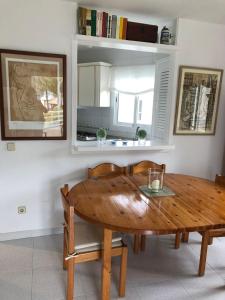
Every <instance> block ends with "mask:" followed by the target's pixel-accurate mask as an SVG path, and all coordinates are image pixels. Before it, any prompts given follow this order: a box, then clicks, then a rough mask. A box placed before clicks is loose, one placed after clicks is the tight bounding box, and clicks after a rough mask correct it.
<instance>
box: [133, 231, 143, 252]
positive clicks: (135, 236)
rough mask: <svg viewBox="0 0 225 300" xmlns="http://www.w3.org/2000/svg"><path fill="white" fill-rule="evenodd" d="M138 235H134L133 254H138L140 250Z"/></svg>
mask: <svg viewBox="0 0 225 300" xmlns="http://www.w3.org/2000/svg"><path fill="white" fill-rule="evenodd" d="M140 238H141V236H140V234H135V235H134V253H135V254H138V253H139V250H140Z"/></svg>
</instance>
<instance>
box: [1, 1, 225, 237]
mask: <svg viewBox="0 0 225 300" xmlns="http://www.w3.org/2000/svg"><path fill="white" fill-rule="evenodd" d="M74 17H75V8H74V5H73V3H71V2H70V1H60V0H38V1H37V0H20V1H19V3H18V0H1V2H0V48H8V49H17V50H31V51H42V52H52V53H63V54H67V55H68V84H67V85H68V128H69V136H70V133H71V125H70V124H71V118H70V115H71V89H72V83H71V53H72V50H71V48H72V40H71V39H72V34H73V32H74V22H75V21H74ZM224 30H225V26H220V25H211V24H207V23H199V22H194V21H189V20H181V21H180V35H179V41H178V42H179V44H180V51H179V53H178V56H177V64H178V65H180V64H184V65H193V66H204V67H207V66H208V67H215V68H222V69H224V68H225V58H224V53H225V41H224V39H223V38H222V37H223V35H224ZM224 96H225V80H224V81H223V87H222V93H221V102H220V106H219V115H218V123H217V131H216V136H208V137H207V136H206V137H180V136H176V137H174V143H175V146H176V149H175V150H174V151H170V152H167V153H157V152H155V153H154V152H142V153H141V152H133V153H130V152H129V153H125V152H122V153H113V154H110V153H108V154H104V155H103V154H101V153H99V154H87V155H72V154H71V152H70V143H71V142H70V141H69V140H68V141H20V142H16V152H7V151H6V143H5V142H2V141H0V195H1V196H0V233H2V235H1V234H0V239H1V237H2V238H3V233H7V232H15V231H23V230H39V229H47V228H54V227H59V226H60V224H61V220H62V213H61V204H60V197H59V187H60V186H61V185H62V184H63V183H65V182H68V181H76V180H78V179H79V178H83V177H84V176H85V174H86V173H85V172H86V168H87V167H89V166H93V165H95V164H98V163H100V162H104V161H112V162H115V163H118V164H121V165H122V164H124V165H126V164H128V163H132V162H135V161H139V160H141V159H152V160H155V161H157V162H164V163H166V164H167V168H168V171H170V172H181V173H186V174H193V175H197V176H201V177H206V178H213V177H214V175H215V174H216V173H217V172H220V171H221V168H222V158H223V149H224V128H225V119H224V118H223V115H224V110H225V101H224ZM174 107H175V99H174V103H173V107H172V111H174ZM172 121H173V117H172ZM18 205H26V206H27V214H25V215H18V214H17V206H18Z"/></svg>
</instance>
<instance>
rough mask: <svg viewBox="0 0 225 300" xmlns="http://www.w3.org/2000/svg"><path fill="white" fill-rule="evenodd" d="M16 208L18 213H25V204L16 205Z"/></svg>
mask: <svg viewBox="0 0 225 300" xmlns="http://www.w3.org/2000/svg"><path fill="white" fill-rule="evenodd" d="M17 210H18V214H19V215H22V214H25V213H26V206H18V208H17Z"/></svg>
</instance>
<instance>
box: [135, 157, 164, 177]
mask: <svg viewBox="0 0 225 300" xmlns="http://www.w3.org/2000/svg"><path fill="white" fill-rule="evenodd" d="M150 168H152V169H159V170H163V171H164V172H165V171H166V165H164V164H162V165H159V164H157V163H155V162H153V161H150V160H143V161H140V162H139V163H136V164H134V165H132V166H130V174H131V175H135V174H139V173H142V172H145V171H147V170H148V169H150Z"/></svg>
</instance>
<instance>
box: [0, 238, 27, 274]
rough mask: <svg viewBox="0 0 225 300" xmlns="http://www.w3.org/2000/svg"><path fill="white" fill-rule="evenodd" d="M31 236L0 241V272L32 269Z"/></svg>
mask: <svg viewBox="0 0 225 300" xmlns="http://www.w3.org/2000/svg"><path fill="white" fill-rule="evenodd" d="M32 256H33V238H29V239H21V240H14V241H6V242H1V243H0V272H4V271H9V270H13V271H22V270H31V269H32V259H33V257H32Z"/></svg>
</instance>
